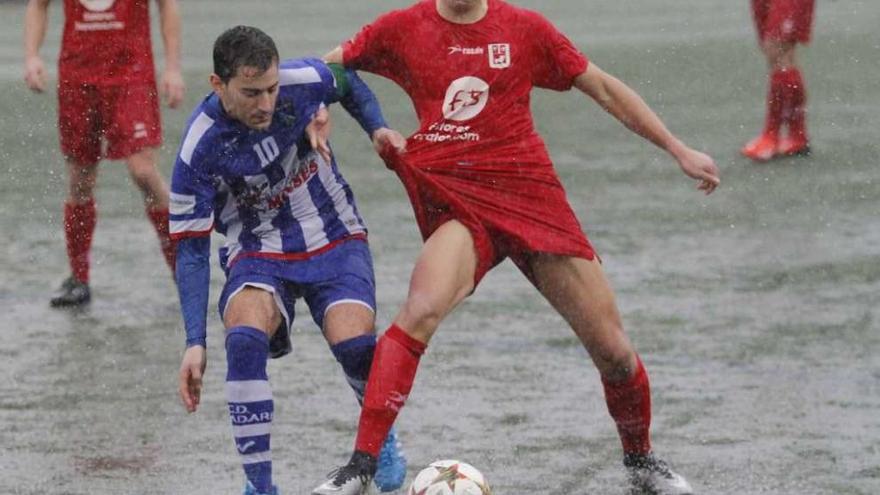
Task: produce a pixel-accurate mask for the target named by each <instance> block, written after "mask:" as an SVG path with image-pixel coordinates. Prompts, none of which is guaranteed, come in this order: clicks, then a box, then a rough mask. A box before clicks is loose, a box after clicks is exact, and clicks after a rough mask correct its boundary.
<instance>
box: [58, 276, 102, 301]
mask: <svg viewBox="0 0 880 495" xmlns="http://www.w3.org/2000/svg"><path fill="white" fill-rule="evenodd" d="M91 300H92V292H91V291H90V290H89V285H88V284H86V283H84V282H80V281H79V280H77V279H76V278H75V277H73V276H71V277H68V278H67V279H66V280H65V281H64V282H62V283H61V287H59V288H58V290H56V291H55V293H54V295H53V296H52V299H50V300H49V304H50V305H51V306H52V307H53V308H61V307H71V306H82V305H83V304H86V303H88V302H89V301H91Z"/></svg>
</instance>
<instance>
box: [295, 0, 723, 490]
mask: <svg viewBox="0 0 880 495" xmlns="http://www.w3.org/2000/svg"><path fill="white" fill-rule="evenodd" d="M327 60H328V61H329V62H342V63H343V64H344V65H346V66H347V67H348V68H353V69H360V70H365V71H368V72H374V73H376V74H379V75H382V76H385V77H388V78H389V79H391V80H393V81H394V82H396V83H397V84H399V85H400V86H401V87H402V88H403V90H404V91H405V92H406V93H407V94H409V96H410V98H412V100H413V103H414V105H415V109H416V113H417V115H418V118H419V122H420V128H419V130H418V132H417V133H416V134H414V135H413V136H411V137H410V138H409V140H408V141H407V143H406V152H405V153H399V150H400V148H401V147H402V146H397V149H386V150H385V152H384V158H385V160H386V163H387V164H388V166H389V167H390V168H391V169H392V170H394V171H395V172H396V173H397V174H398V176H399V177H400V179H401V181H402V182H403V184H404V187H405V188H406V190H407V193H408V195H409V198H410V202H411V203H412V206H413V209H414V210H415V215H416V219H417V221H418V223H419V227H420V229H421V233H422V237H423V238H424V239H425V244H424V247H423V248H422V251H421V253H420V255H419V258H418V260H417V261H416V265H415V268H414V269H413V273H412V277H411V279H410V286H409V294H408V296H407V299H406V301H405V303H404V305H403V308H402V309H401V310H400V312H399V313H398V314H397V316H396V318H395V319H394V322H393V325H391V327H390V328H389V329H388V330H387V331H386V332H385V333H384V334H383V335H382V337H381V338H380V339H379V343H378V345H377V348H376V357H375V359H374V361H373V367H372V369H371V371H370V378H369V382H368V385H367V394H366V397H365V399H364V407H363V409H362V412H361V418H360V424H359V427H358V434H357V439H356V442H355V451H354V453H353V454H352V457H351V460H350V461H349V463H348V464H347V465H345V466H343V467H342V468H340V469H339V470H338V471H336V472H335V473H333V474H332V475H331V476H330V479H328V480H327V481H325V482H324V483H323V484H322V485H321V486H319V487H318V488H316V489H315V490H314V491H313V494H314V495H332V494H343V495H355V494H361V493H363V492H364V489H365V488H366V487H367V486H368V483H367V480H369V479H370V477H371V476H372V473H373V472H374V470H375V466H376V457H377V455H378V454H379V448H380V446H381V443H382V439H383V438H385V435H386V433H387V431H388V428H389V427H390V426H391V424H392V423H393V421H394V420H395V418H396V417H397V414H398V412H399V411H400V409H401V408H402V407H403V405H404V403H405V401H406V399H407V396H408V395H409V393H410V390H411V388H412V385H413V381H414V379H415V375H416V370H417V368H418V364H419V360H420V357H421V355H422V354H423V353H424V352H425V349H426V347H427V344H428V341H429V340H430V339H431V337H432V335H433V334H434V332H435V331H436V330H437V327H438V325H439V324H440V322H441V320H442V319H443V318H444V317H445V316H446V315H448V314H449V313H450V312H451V311H452V310H453V309H454V308H455V307H456V306H457V305H458V304H459V303H460V302H462V301H463V300H464V299H465V298H466V297H467V296H468V295H469V294H471V293H472V292H473V291H474V289H475V288H476V286H477V284H478V283H479V282H480V280H481V278H482V277H483V276H484V275H485V274H486V273H487V272H488V271H489V270H490V269H492V268H493V267H494V266H495V265H497V264H498V263H500V262H501V261H503V260H504V259H505V258H508V257H509V258H511V260H512V261H513V262H514V263H515V264H516V265H517V267H519V269H520V270H521V271H522V272H523V274H524V275H525V276H526V277H527V278H528V279H529V280H530V281H531V282H532V283H533V284H534V286H535V287H536V288H537V289H538V291H539V292H540V293H541V294H542V295H543V296H544V297H545V298H546V299H547V300H548V302H550V304H551V305H552V306H553V307H554V308H555V309H556V310H557V311H558V312H559V314H560V315H561V316H562V317H563V318H564V319H565V320H566V321H567V322H568V323H569V325H570V326H571V328H572V330H573V331H574V332H575V334H576V335H577V336H578V338H579V339H580V341H581V343H582V344H583V346H584V348H585V349H586V350H587V351H588V353H589V355H590V357H591V358H592V360H593V363H594V364H595V366H596V367H597V368H598V369H599V372H600V374H601V378H602V383H603V385H604V389H605V398H606V402H607V405H608V410H609V412H610V414H611V416H612V418H613V419H614V421H615V423H616V424H617V429H618V432H619V434H620V439H621V442H622V444H623V454H624V455H623V462H624V465H625V467H626V468H627V470H628V474H629V477H630V482H631V484H632V486H633V488H634V489H636V490H637V493H642V492H645V493H662V494H687V493H691V487H690V485H689V484H688V482H687V481H686V480H685V479H684V478H683V477H682V476H680V475H678V474H676V473H674V472H673V471H672V470H670V469H669V467H668V466H667V465H666V463H664V462H663V461H662V460H660V459H659V458H658V457H657V456H655V455H654V453H653V452H652V448H651V439H650V422H651V394H650V387H649V383H648V375H647V372H646V370H645V367H644V366H643V364H642V361H641V360H640V359H639V356H638V354H637V353H636V351H635V349H634V348H633V346H632V344H631V343H630V341H629V339H628V338H627V336H626V334H625V333H624V331H623V326H622V323H621V320H620V315H619V312H618V310H617V305H616V303H615V300H614V293H613V291H612V289H611V287H610V286H609V284H608V282H607V280H606V278H605V275H604V273H603V271H602V267H601V264H600V263H599V260H598V257H597V256H596V253H595V252H594V250H593V248H592V246H591V245H590V243H589V241H588V240H587V238H586V236H585V235H584V233H583V230H582V228H581V226H580V223H579V222H578V220H577V218H576V217H575V215H574V212H573V211H572V209H571V207H570V206H569V204H568V200H567V198H566V196H565V191H564V189H563V187H562V184H561V183H560V181H559V178H558V176H557V175H556V172H555V170H554V169H553V164H552V163H551V161H550V157H549V155H548V153H547V149H546V147H545V145H544V142H543V140H542V139H541V137H540V136H539V135H538V134H537V132H536V131H535V128H534V123H533V121H532V117H531V111H530V109H529V97H530V92H531V90H532V88H533V87H542V88H549V89H554V90H559V91H562V90H568V89H570V88H571V87H573V86H574V87H576V88H578V89H579V90H580V91H582V92H583V93H584V94H586V95H587V96H589V97H590V98H592V99H593V100H595V101H596V102H597V103H599V105H601V106H602V107H603V108H604V109H605V110H607V111H608V112H609V113H611V114H612V115H613V116H614V117H616V118H617V119H618V120H620V121H621V122H622V123H624V124H625V125H626V126H627V127H629V128H630V129H631V130H632V131H634V132H636V133H638V134H640V135H641V136H643V137H645V138H646V139H648V140H650V141H651V142H653V143H654V144H656V145H657V146H659V147H660V148H662V149H664V150H666V151H667V152H668V153H669V154H670V155H671V156H672V157H673V158H674V159H675V160H676V162H677V163H678V165H679V167H680V168H681V170H682V171H683V172H684V173H685V174H686V175H687V176H689V177H691V178H693V179H696V181H697V182H698V186H697V187H698V188H699V189H701V190H703V191H704V192H705V193H706V194H709V193H711V192H712V191H713V190H715V188H716V187H717V186H718V184H719V182H720V181H719V179H718V169H717V167H716V166H715V163H714V162H713V160H712V158H711V157H709V156H708V155H706V154H704V153H701V152H699V151H696V150H694V149H691V148H689V147H688V146H686V145H685V144H684V143H682V142H681V141H680V140H678V139H677V138H676V137H675V136H673V135H672V134H671V133H670V132H669V131H668V130H667V129H666V127H665V126H664V125H663V123H662V122H661V121H660V119H659V118H658V117H657V115H656V114H654V112H653V111H651V109H650V108H648V106H647V105H646V104H645V102H644V101H643V100H642V99H641V98H640V97H639V96H638V95H637V94H636V93H635V92H633V91H632V90H631V89H630V88H629V87H627V86H626V85H625V84H623V83H622V82H620V81H619V80H617V79H615V78H614V77H612V76H610V75H608V74H606V73H605V72H603V71H602V70H601V69H599V68H598V67H597V66H596V65H594V64H591V63H588V61H587V58H586V57H585V56H584V55H583V54H581V53H580V52H579V51H578V49H577V48H576V47H575V46H574V45H573V44H572V43H571V41H569V40H568V39H567V38H566V37H565V36H564V35H563V34H562V33H560V32H559V31H558V30H557V29H556V28H555V27H554V26H553V25H552V24H551V23H550V22H548V21H547V20H546V19H545V18H544V17H543V16H541V15H540V14H537V13H535V12H532V11H528V10H525V9H521V8H518V7H514V6H512V5H510V4H507V3H506V2H503V1H501V0H423V1H421V2H419V3H417V4H415V5H413V6H412V7H410V8H407V9H403V10H398V11H394V12H391V13H388V14H385V15H383V16H381V17H379V18H378V19H377V20H376V21H375V22H373V23H372V24H370V25H368V26H366V27H364V28H363V29H362V30H361V31H360V33H358V34H357V35H356V36H355V37H354V38H353V39H351V40H350V41H348V42H346V43H344V44H343V46H341V47H338V48H336V49H335V50H334V51H333V52H331V53H330V54H328V56H327Z"/></svg>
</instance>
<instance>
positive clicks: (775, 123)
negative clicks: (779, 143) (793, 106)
mask: <svg viewBox="0 0 880 495" xmlns="http://www.w3.org/2000/svg"><path fill="white" fill-rule="evenodd" d="M785 82H786V75H785V72H784V71H781V70H774V71H773V72H772V73H771V74H770V88H769V89H768V90H767V118H766V122H765V124H764V134H768V135H771V136H777V135H779V128H780V127H781V126H782V112H783V110H784V107H783V104H784V102H785Z"/></svg>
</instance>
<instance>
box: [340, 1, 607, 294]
mask: <svg viewBox="0 0 880 495" xmlns="http://www.w3.org/2000/svg"><path fill="white" fill-rule="evenodd" d="M488 9H489V10H488V12H487V14H486V15H485V16H484V17H483V19H481V20H480V21H478V22H476V23H473V24H455V23H451V22H449V21H447V20H445V19H443V18H442V17H441V16H440V14H439V13H438V12H437V10H436V6H435V2H434V0H424V1H422V2H419V3H417V4H415V5H413V6H412V7H409V8H407V9H404V10H398V11H393V12H390V13H388V14H385V15H383V16H381V17H379V18H378V19H377V20H376V21H375V22H373V23H372V24H370V25H368V26H366V27H364V28H363V29H362V30H361V32H360V33H358V34H357V35H356V36H355V37H354V38H353V39H352V40H350V41H348V42H346V43H345V44H343V57H344V62H345V65H346V66H349V67H352V68H355V69H360V70H365V71H367V72H373V73H376V74H379V75H381V76H384V77H387V78H389V79H391V80H393V81H394V82H396V83H397V84H398V85H400V86H401V88H403V90H404V91H405V92H406V93H407V94H408V95H409V96H410V98H412V100H413V102H414V105H415V109H416V113H417V115H418V118H419V122H420V128H419V130H418V132H416V133H415V134H413V135H412V136H410V137H409V139H408V141H407V151H406V153H404V154H402V155H396V154H394V153H386V156H385V159H386V162H387V164H388V166H389V167H390V168H392V169H393V170H394V171H395V172H396V173H397V174H398V176H399V177H400V178H401V180H402V182H403V184H404V186H405V188H406V190H407V193H408V195H409V197H410V201H411V202H412V205H413V209H414V210H415V214H416V219H417V221H418V223H419V227H420V229H421V233H422V236H423V237H425V238H427V237H428V236H429V235H430V234H431V233H432V232H433V231H434V230H435V229H436V228H438V227H439V226H440V225H442V224H443V223H444V222H445V221H448V220H450V219H453V218H454V219H457V220H459V221H461V222H462V223H463V224H464V225H466V226H467V227H468V229H469V230H470V231H471V233H472V235H473V236H474V241H475V244H476V248H477V252H478V255H479V263H478V267H477V274H476V277H475V278H476V281H479V280H480V278H482V276H483V275H484V274H485V273H486V272H487V271H488V270H489V269H490V268H492V267H493V266H494V265H496V264H497V263H499V262H500V261H502V260H503V259H504V258H505V257H510V258H511V259H512V260H513V261H514V262H516V263H517V265H518V266H519V267H520V268H521V269H523V270H525V271H526V273H528V272H527V269H526V267H525V261H526V259H527V256H528V255H529V253H534V252H548V253H555V254H563V255H570V256H578V257H583V258H587V259H593V257H594V256H595V253H594V252H593V248H592V247H591V246H590V243H589V241H587V238H586V236H585V235H584V233H583V231H582V229H581V226H580V223H579V222H578V220H577V218H576V217H575V215H574V213H573V212H572V210H571V207H570V206H569V204H568V200H567V199H566V197H565V191H564V189H563V187H562V184H561V183H560V181H559V178H558V177H557V175H556V172H555V171H554V170H553V165H552V163H551V162H550V157H549V155H548V154H547V149H546V147H545V145H544V142H543V140H542V139H541V137H540V136H539V135H538V133H537V132H536V131H535V127H534V123H533V121H532V115H531V110H530V108H529V93H530V92H531V90H532V88H533V87H535V86H537V87H541V88H549V89H554V90H559V91H562V90H568V89H570V88H571V87H572V83H573V80H574V78H575V77H576V76H578V75H580V74H582V73H583V72H584V71H585V70H586V69H587V64H588V61H587V58H586V57H585V56H584V55H583V54H581V53H580V52H579V51H578V49H577V48H575V46H574V45H573V44H572V43H571V41H569V40H568V39H567V38H566V37H565V36H564V35H563V34H562V33H560V32H559V31H558V30H557V29H556V28H555V27H554V26H553V25H552V24H550V22H548V21H547V20H546V19H545V18H544V17H542V16H541V15H540V14H538V13H535V12H532V11H529V10H525V9H521V8H518V7H514V6H511V5H509V4H507V3H505V2H503V1H501V0H489V3H488Z"/></svg>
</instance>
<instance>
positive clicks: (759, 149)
mask: <svg viewBox="0 0 880 495" xmlns="http://www.w3.org/2000/svg"><path fill="white" fill-rule="evenodd" d="M778 141H779V138H778V137H777V136H774V135H772V134H766V133H765V134H761V135H760V136H758V137H756V138H755V139H752V140H751V141H749V142H748V143H746V145H745V146H743V148H742V149H741V150H740V153H742V154H743V156H745V157H746V158H750V159H752V160H754V161H756V162H766V161H768V160H772V159H773V157H775V156H776V147H777V143H778Z"/></svg>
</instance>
